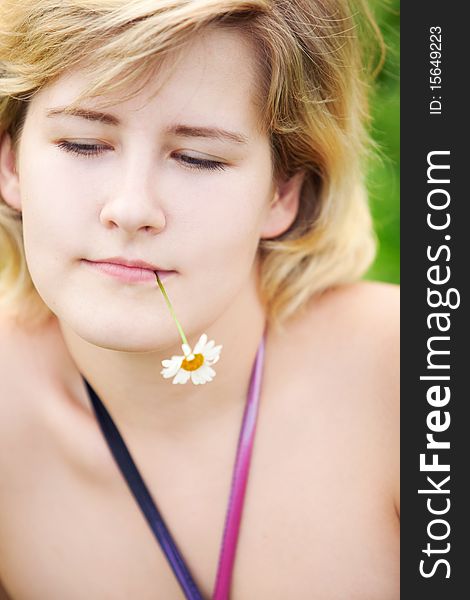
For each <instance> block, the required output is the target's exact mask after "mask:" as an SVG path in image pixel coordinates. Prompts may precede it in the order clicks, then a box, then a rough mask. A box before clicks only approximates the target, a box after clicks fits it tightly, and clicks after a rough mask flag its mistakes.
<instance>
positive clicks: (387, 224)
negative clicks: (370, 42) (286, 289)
mask: <svg viewBox="0 0 470 600" xmlns="http://www.w3.org/2000/svg"><path fill="white" fill-rule="evenodd" d="M369 6H370V7H371V9H372V11H373V14H374V15H375V18H376V20H377V23H378V25H379V28H380V30H381V32H382V36H383V38H384V42H385V45H386V50H387V53H386V59H385V63H384V65H383V67H382V70H381V72H380V74H379V75H378V76H377V79H376V85H375V88H374V90H373V95H372V105H371V108H372V118H373V122H372V132H371V133H372V137H373V139H374V140H375V142H376V143H377V144H378V156H376V157H375V158H374V159H373V160H371V162H370V167H369V172H368V189H369V198H370V206H371V209H372V214H373V218H374V224H375V230H376V233H377V236H378V242H379V245H378V254H377V259H376V261H375V263H374V264H373V265H372V267H371V268H370V269H369V271H368V273H367V274H366V279H375V280H379V281H388V282H391V283H399V281H400V229H399V226H400V204H399V198H400V196H399V192H400V123H399V121H400V78H399V62H400V61H399V48H400V45H399V43H400V16H399V11H400V3H399V1H397V0H369Z"/></svg>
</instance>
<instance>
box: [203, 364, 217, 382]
mask: <svg viewBox="0 0 470 600" xmlns="http://www.w3.org/2000/svg"><path fill="white" fill-rule="evenodd" d="M213 375H215V371H214V369H211V368H210V367H208V366H207V365H203V366H202V367H201V368H200V369H199V377H200V378H201V379H202V380H203V382H204V383H205V382H206V381H212V376H213Z"/></svg>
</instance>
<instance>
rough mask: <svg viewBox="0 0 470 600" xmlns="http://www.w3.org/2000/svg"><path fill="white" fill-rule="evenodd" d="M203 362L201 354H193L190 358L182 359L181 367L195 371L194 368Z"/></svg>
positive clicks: (197, 367)
mask: <svg viewBox="0 0 470 600" xmlns="http://www.w3.org/2000/svg"><path fill="white" fill-rule="evenodd" d="M203 362H204V356H203V355H202V354H195V355H194V358H193V359H192V360H186V359H183V362H182V363H181V368H182V369H184V370H185V371H195V370H196V369H199V367H200V366H201V365H202V363H203Z"/></svg>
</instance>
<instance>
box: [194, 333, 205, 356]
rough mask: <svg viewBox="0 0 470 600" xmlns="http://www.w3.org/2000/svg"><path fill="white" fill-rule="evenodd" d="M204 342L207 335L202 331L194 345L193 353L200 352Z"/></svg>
mask: <svg viewBox="0 0 470 600" xmlns="http://www.w3.org/2000/svg"><path fill="white" fill-rule="evenodd" d="M206 342H207V335H206V334H205V333H203V334H202V335H201V337H200V338H199V340H198V343H197V344H196V345H195V346H194V350H193V353H194V354H200V353H201V352H202V349H203V348H204V346H205V345H206Z"/></svg>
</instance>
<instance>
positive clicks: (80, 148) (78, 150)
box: [57, 140, 226, 171]
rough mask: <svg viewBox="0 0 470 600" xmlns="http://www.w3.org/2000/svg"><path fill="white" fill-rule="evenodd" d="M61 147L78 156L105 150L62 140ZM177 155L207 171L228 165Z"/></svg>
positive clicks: (186, 162)
mask: <svg viewBox="0 0 470 600" xmlns="http://www.w3.org/2000/svg"><path fill="white" fill-rule="evenodd" d="M57 146H58V147H59V148H61V149H62V150H65V152H70V153H71V154H76V155H77V156H84V157H91V156H98V155H99V154H102V153H103V152H104V149H105V146H100V145H99V144H77V143H75V142H67V141H65V140H62V141H61V142H59V143H58V144H57ZM175 156H179V157H180V158H181V157H184V158H185V159H186V160H183V161H182V162H183V165H184V166H185V167H186V168H188V169H200V170H206V171H216V170H221V171H222V170H224V169H225V168H226V165H224V163H221V162H218V161H215V160H205V159H202V158H194V157H193V156H187V155H185V154H176V155H175Z"/></svg>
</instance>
